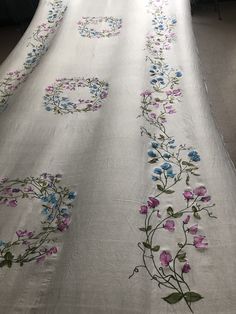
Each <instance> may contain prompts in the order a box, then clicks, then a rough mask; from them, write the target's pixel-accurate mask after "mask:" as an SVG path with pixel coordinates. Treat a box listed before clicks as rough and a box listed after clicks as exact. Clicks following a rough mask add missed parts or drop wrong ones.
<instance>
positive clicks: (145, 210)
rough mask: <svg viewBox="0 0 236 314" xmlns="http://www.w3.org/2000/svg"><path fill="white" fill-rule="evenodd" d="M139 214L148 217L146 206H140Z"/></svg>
mask: <svg viewBox="0 0 236 314" xmlns="http://www.w3.org/2000/svg"><path fill="white" fill-rule="evenodd" d="M139 212H140V214H143V215H146V214H147V213H148V207H147V206H146V205H142V206H140V209H139Z"/></svg>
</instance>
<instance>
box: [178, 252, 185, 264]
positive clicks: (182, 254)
mask: <svg viewBox="0 0 236 314" xmlns="http://www.w3.org/2000/svg"><path fill="white" fill-rule="evenodd" d="M177 258H178V261H179V262H180V263H183V262H185V261H186V253H185V252H184V253H180V254H178V255H177Z"/></svg>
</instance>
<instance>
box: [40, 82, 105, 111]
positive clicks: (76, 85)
mask: <svg viewBox="0 0 236 314" xmlns="http://www.w3.org/2000/svg"><path fill="white" fill-rule="evenodd" d="M108 87H109V85H108V83H106V82H105V81H101V80H99V79H98V78H87V79H85V78H69V79H68V78H62V79H57V80H56V82H55V83H53V84H52V85H49V86H47V88H46V94H45V96H44V106H45V109H46V110H47V111H53V112H54V113H55V114H66V113H74V112H88V111H97V110H98V109H99V108H101V106H102V101H103V100H104V99H105V98H106V97H107V95H108ZM81 88H88V89H89V92H90V95H91V99H81V98H78V99H77V100H76V102H72V101H71V100H70V99H69V97H68V95H66V92H67V93H70V92H71V91H72V92H73V91H77V90H78V91H79V89H81Z"/></svg>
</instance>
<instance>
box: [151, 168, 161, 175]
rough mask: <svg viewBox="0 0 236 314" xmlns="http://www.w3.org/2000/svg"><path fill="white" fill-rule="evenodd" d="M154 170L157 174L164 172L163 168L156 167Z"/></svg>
mask: <svg viewBox="0 0 236 314" xmlns="http://www.w3.org/2000/svg"><path fill="white" fill-rule="evenodd" d="M153 172H154V173H156V174H162V172H163V171H162V169H161V168H154V170H153Z"/></svg>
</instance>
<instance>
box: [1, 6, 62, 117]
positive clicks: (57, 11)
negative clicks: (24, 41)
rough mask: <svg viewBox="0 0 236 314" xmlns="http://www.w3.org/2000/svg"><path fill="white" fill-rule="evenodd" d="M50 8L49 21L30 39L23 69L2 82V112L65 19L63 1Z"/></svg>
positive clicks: (39, 27) (40, 26)
mask: <svg viewBox="0 0 236 314" xmlns="http://www.w3.org/2000/svg"><path fill="white" fill-rule="evenodd" d="M50 6H51V9H50V10H49V12H48V16H47V21H46V22H45V23H42V24H40V25H38V26H37V28H36V29H35V30H34V32H33V34H32V37H31V38H30V39H29V43H28V45H27V46H28V47H30V51H29V52H28V53H27V56H26V58H25V61H24V63H23V67H22V68H21V69H19V70H15V71H11V72H8V73H7V74H6V75H5V77H4V78H3V79H2V80H1V81H0V111H4V110H5V109H6V107H7V102H8V99H9V97H10V96H11V95H12V94H13V92H14V91H15V90H16V89H17V88H18V87H19V86H20V84H21V83H22V82H24V81H25V79H26V78H27V76H28V75H29V74H30V73H31V72H32V71H33V70H34V68H35V67H36V66H37V65H38V63H39V61H40V59H41V57H42V56H43V55H44V54H45V53H46V51H47V50H48V47H49V43H50V41H51V38H52V36H53V35H54V33H55V32H56V30H57V28H58V26H59V25H60V23H61V21H62V19H63V16H64V13H65V10H66V6H65V5H64V3H63V0H54V1H52V2H51V3H50Z"/></svg>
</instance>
